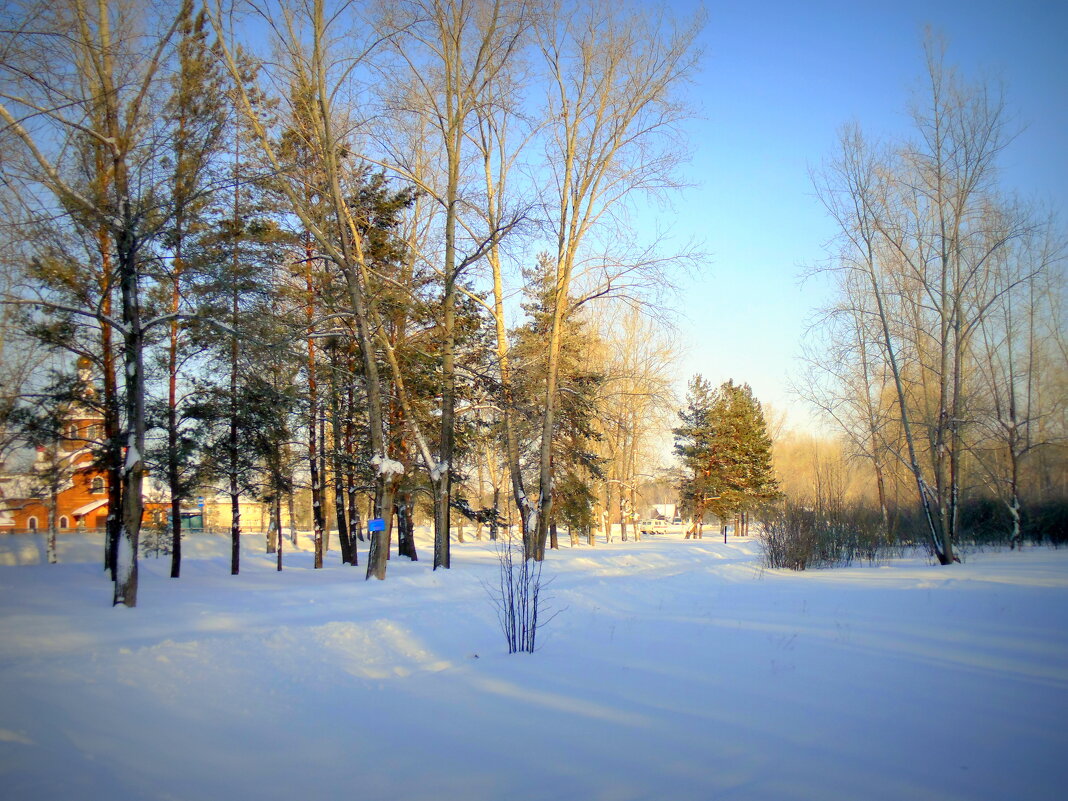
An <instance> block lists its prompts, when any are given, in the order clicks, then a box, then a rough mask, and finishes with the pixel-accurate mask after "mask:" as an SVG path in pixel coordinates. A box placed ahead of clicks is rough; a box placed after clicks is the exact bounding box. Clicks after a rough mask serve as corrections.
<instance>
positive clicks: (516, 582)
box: [486, 535, 555, 654]
mask: <svg viewBox="0 0 1068 801" xmlns="http://www.w3.org/2000/svg"><path fill="white" fill-rule="evenodd" d="M497 562H498V565H499V567H500V570H499V576H498V578H499V582H498V584H497V586H495V587H493V586H488V585H487V587H486V589H487V592H488V593H489V596H490V600H491V601H492V602H493V605H494V606H495V607H496V608H497V620H498V621H499V622H500V625H501V631H502V632H503V633H504V638H505V640H506V641H507V642H508V653H510V654H514V653H518V652H520V651H523V652H525V653H531V654H532V653H534V646H535V641H536V639H537V635H538V630H539V629H540V628H541V627H542V626H544V625H545V624H546V623H548V622H549V621H550V620H552V618H553V617H555V615H550V616H549V617H544V616H543V615H544V613H545V610H544V609H543V601H544V597H543V595H542V589H543V587H544V586H545V585H544V584H543V583H542V565H543V564H544V563H543V562H540V561H535V560H534V559H524V558H523V548H522V546H520V545H518V544H517V543H516V542H515V539H514V538H513V537H512V536H511V535H508V536H506V537H503V538H501V539H499V540H497Z"/></svg>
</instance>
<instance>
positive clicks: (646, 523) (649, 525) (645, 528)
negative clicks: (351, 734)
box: [638, 520, 668, 535]
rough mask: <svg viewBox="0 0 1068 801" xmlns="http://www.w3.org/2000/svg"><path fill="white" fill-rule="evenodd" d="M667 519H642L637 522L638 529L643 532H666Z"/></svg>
mask: <svg viewBox="0 0 1068 801" xmlns="http://www.w3.org/2000/svg"><path fill="white" fill-rule="evenodd" d="M667 527H668V524H667V521H666V520H642V521H641V522H640V523H638V531H640V532H641V533H642V534H643V535H644V534H666V533H667Z"/></svg>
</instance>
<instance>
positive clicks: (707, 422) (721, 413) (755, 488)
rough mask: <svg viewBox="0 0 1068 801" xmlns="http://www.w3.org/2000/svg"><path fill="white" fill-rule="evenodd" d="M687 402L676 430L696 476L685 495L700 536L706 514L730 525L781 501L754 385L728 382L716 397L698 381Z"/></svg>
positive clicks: (679, 451)
mask: <svg viewBox="0 0 1068 801" xmlns="http://www.w3.org/2000/svg"><path fill="white" fill-rule="evenodd" d="M686 400H687V405H686V408H685V409H683V410H682V411H680V412H679V418H680V419H681V420H682V425H681V426H679V427H678V428H676V429H674V433H675V453H676V454H678V456H679V457H680V459H681V460H682V462H683V465H684V467H686V468H687V469H688V470H689V472H690V476H688V477H687V478H686V479H685V480H684V481H683V482H682V484H681V486H680V494H681V496H682V499H683V505H684V506H685V507H688V508H690V509H692V510H693V515H694V522H695V527H694V531H693V533H694V534H696V535H698V536H699V535H700V525H701V522H702V516H703V515H704V513H705V512H706V511H710V512H712V513H714V514H715V515H716V516H717V517H719V518H720V519H721V520H724V519H726V518H728V517H730V516H731V515H736V514H738V513H741V512H748V511H751V510H753V509H757V508H759V507H760V506H761V505H762V504H764V503H766V502H768V501H770V500H772V499H774V498H775V497H777V496H778V495H779V486H778V481H777V479H776V478H775V474H774V472H773V470H772V463H771V437H769V436H768V433H767V426H766V423H765V421H764V413H763V410H762V409H761V406H760V401H758V400H757V399H756V398H755V397H754V396H753V390H752V389H751V388H750V387H749V385H748V384H741V385H737V384H735V383H734V381H733V380H728V381H726V382H724V383H723V384H722V385H720V387H719V388H718V389H716V390H715V391H713V390H712V389H711V385H710V384H709V383H708V382H707V381H706V380H705V379H704V378H702V377H701V376H700V375H697V376H694V378H693V379H692V380H691V381H690V385H689V389H688V391H687V399H686ZM687 536H689V534H687Z"/></svg>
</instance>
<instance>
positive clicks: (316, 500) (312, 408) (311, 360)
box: [304, 236, 324, 569]
mask: <svg viewBox="0 0 1068 801" xmlns="http://www.w3.org/2000/svg"><path fill="white" fill-rule="evenodd" d="M314 256H315V254H314V251H313V250H312V247H311V241H310V237H308V236H306V242H305V248H304V277H305V280H306V282H307V293H308V294H307V304H306V305H305V307H304V314H305V318H306V320H307V325H308V340H307V341H308V472H309V474H310V477H311V504H312V528H313V535H312V537H313V542H314V544H315V568H316V569H319V568H321V567H322V566H323V528H324V520H323V493H322V475H321V474H320V472H319V449H318V443H317V440H318V427H319V393H318V383H317V381H316V364H315V361H316V359H315V338H314V336H313V334H314V333H315V331H314V321H315V284H314V280H313V274H312V263H313V260H314Z"/></svg>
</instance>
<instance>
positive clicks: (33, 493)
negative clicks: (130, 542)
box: [0, 359, 166, 533]
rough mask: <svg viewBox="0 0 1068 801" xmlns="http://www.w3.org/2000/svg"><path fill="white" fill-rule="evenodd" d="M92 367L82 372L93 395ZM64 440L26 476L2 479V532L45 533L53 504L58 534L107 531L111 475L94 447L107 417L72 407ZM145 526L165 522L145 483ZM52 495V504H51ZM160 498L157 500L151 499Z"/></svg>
mask: <svg viewBox="0 0 1068 801" xmlns="http://www.w3.org/2000/svg"><path fill="white" fill-rule="evenodd" d="M89 370H90V367H89V362H88V360H86V359H79V361H78V373H79V377H80V378H81V380H82V381H83V382H84V384H85V385H86V387H87V389H86V392H87V393H91V389H90V387H91V384H90V381H89ZM60 432H61V439H60V440H59V441H58V442H56V443H54V444H53V445H51V446H44V447H39V448H38V449H37V456H36V458H35V459H34V462H33V464H32V465H31V466H30V468H29V469H28V470H27V471H26V472H23V473H9V474H0V533H13V532H33V531H45V530H47V529H48V515H49V510H50V508H51V507H52V504H53V502H54V503H55V513H56V528H57V530H58V531H68V532H69V531H93V530H103V529H104V528H105V527H106V526H107V519H108V477H107V472H106V471H104V470H102V469H100V468H99V467H97V466H96V465H95V464H94V454H93V444H94V443H98V442H100V441H101V440H103V438H104V418H103V417H102V416H101V415H100V413H99V412H97V411H96V410H95V409H92V408H91V407H89V406H87V405H85V404H81V403H72V404H71V405H70V406H69V407H68V408H67V409H66V410H65V412H64V415H63V423H62V425H61V427H60ZM146 484H148V486H147V487H146V496H149V497H146V503H145V517H144V520H145V522H149V521H152V520H159V519H162V518H161V517H160V515H161V514H162V515H163V517H164V518H165V516H166V511H165V505H164V504H163V503H162V502H161V501H162V500H163V498H162V496H160V495H159V493H158V491H153V490H154V488H153V486H152V484H151V483H150V482H147V481H146ZM53 495H54V499H53ZM153 496H158V497H153Z"/></svg>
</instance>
